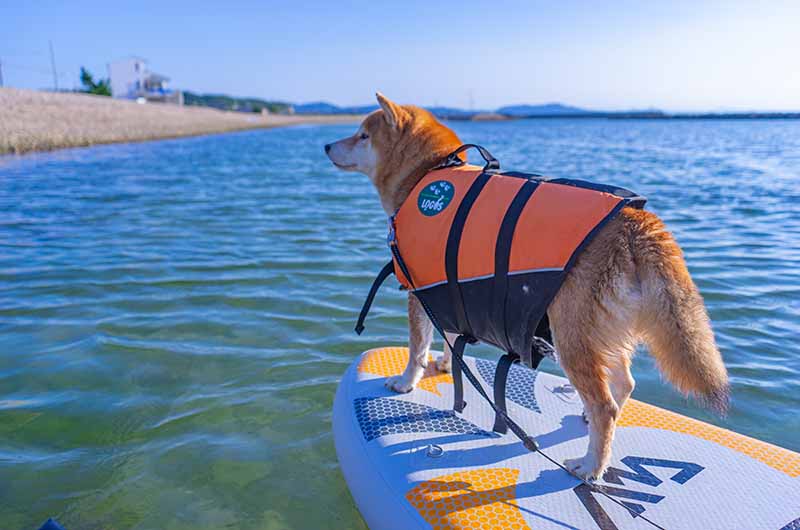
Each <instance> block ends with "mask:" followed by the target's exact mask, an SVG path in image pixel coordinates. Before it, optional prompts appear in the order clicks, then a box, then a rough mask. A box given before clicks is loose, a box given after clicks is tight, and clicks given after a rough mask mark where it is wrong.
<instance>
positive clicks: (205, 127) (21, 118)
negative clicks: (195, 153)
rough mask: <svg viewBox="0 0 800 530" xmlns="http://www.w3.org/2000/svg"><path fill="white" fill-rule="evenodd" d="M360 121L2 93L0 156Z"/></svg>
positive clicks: (346, 117) (356, 117)
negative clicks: (291, 126)
mask: <svg viewBox="0 0 800 530" xmlns="http://www.w3.org/2000/svg"><path fill="white" fill-rule="evenodd" d="M361 119H363V116H362V115H334V116H322V115H301V116H290V115H280V114H268V115H261V114H249V113H243V112H229V111H222V110H217V109H212V108H208V107H193V106H177V105H170V104H165V103H147V104H144V105H140V104H137V103H136V102H133V101H127V100H118V99H112V98H110V97H106V96H94V95H90V94H80V93H53V92H38V91H34V90H22V89H15V88H0V156H2V155H21V154H25V153H33V152H43V151H54V150H58V149H66V148H73V147H90V146H93V145H104V144H114V143H129V142H131V143H133V142H146V141H151V140H167V139H174V138H184V137H192V136H202V135H206V134H220V133H226V132H235V131H246V130H253V129H270V128H274V127H286V126H290V125H309V124H311V125H313V124H333V123H356V122H358V121H360V120H361Z"/></svg>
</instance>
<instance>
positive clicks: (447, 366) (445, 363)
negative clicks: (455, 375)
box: [436, 355, 453, 373]
mask: <svg viewBox="0 0 800 530" xmlns="http://www.w3.org/2000/svg"><path fill="white" fill-rule="evenodd" d="M436 369H437V370H439V371H440V372H444V373H450V372H452V371H453V358H452V357H450V356H448V357H445V356H444V355H442V356H441V357H439V358H438V359H436Z"/></svg>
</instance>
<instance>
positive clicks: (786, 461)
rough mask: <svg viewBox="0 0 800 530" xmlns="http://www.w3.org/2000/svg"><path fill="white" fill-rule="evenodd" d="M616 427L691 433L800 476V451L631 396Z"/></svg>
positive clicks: (789, 473) (779, 469) (784, 471)
mask: <svg viewBox="0 0 800 530" xmlns="http://www.w3.org/2000/svg"><path fill="white" fill-rule="evenodd" d="M617 427H649V428H651V429H663V430H667V431H672V432H680V433H684V434H690V435H692V436H694V437H695V438H702V439H703V440H708V441H709V442H714V443H717V444H719V445H722V446H724V447H727V448H729V449H733V450H734V451H738V452H739V453H742V454H744V455H747V456H749V457H750V458H753V459H755V460H758V461H759V462H762V463H764V464H766V465H768V466H770V467H773V468H775V469H777V470H778V471H782V472H783V473H786V474H787V475H789V476H790V477H798V476H800V454H798V453H795V452H792V451H789V450H788V449H784V448H783V447H778V446H777V445H772V444H769V443H767V442H762V441H761V440H756V439H755V438H750V437H748V436H744V435H742V434H738V433H735V432H732V431H729V430H727V429H723V428H721V427H715V426H714V425H709V424H708V423H703V422H702V421H698V420H694V419H692V418H687V417H686V416H681V415H680V414H676V413H674V412H670V411H668V410H664V409H660V408H658V407H654V406H653V405H648V404H647V403H642V402H641V401H636V400H635V399H630V400H628V402H627V403H626V404H625V407H624V408H623V409H622V414H621V415H620V418H619V420H618V421H617Z"/></svg>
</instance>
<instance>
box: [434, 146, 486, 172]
mask: <svg viewBox="0 0 800 530" xmlns="http://www.w3.org/2000/svg"><path fill="white" fill-rule="evenodd" d="M473 147H474V148H475V149H477V150H478V153H480V155H481V157H483V160H484V161H486V165H485V166H483V170H484V171H499V170H500V162H499V161H498V160H497V159H496V158H495V157H493V156H492V153H490V152H489V151H488V150H487V149H486V148H485V147H483V146H481V145H477V144H464V145H462V146H461V147H459V148H458V149H456V150H455V151H453V152H452V153H450V154H449V155H447V158H445V160H444V162H442V163H441V164H439V165H438V166H437V169H438V168H443V167H450V166H462V165H464V161H463V160H461V159H460V158H459V157H458V155H460V154H461V153H463V152H464V151H466V150H467V149H471V148H473Z"/></svg>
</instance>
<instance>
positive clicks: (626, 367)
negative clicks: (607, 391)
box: [608, 353, 636, 412]
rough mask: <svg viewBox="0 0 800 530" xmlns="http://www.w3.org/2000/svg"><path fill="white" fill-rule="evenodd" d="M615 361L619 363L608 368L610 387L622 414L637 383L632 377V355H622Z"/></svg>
mask: <svg viewBox="0 0 800 530" xmlns="http://www.w3.org/2000/svg"><path fill="white" fill-rule="evenodd" d="M615 360H617V361H619V362H617V363H614V364H612V365H611V366H609V367H608V385H609V387H610V388H611V395H612V396H614V401H615V402H616V403H617V407H618V408H619V410H620V412H622V407H624V406H625V402H626V401H628V398H629V397H631V393H633V389H634V387H635V386H636V381H634V380H633V376H632V375H631V361H630V353H626V354H624V355H620V356H619V357H618V358H616V359H615Z"/></svg>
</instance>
